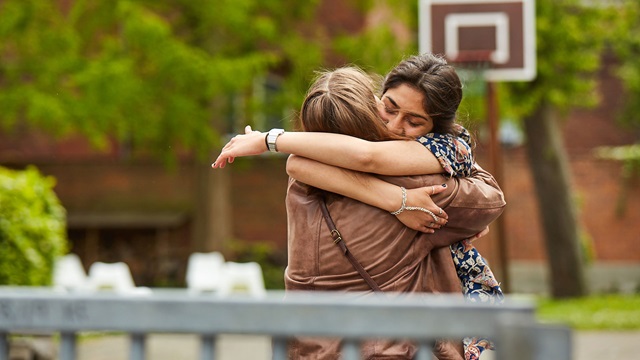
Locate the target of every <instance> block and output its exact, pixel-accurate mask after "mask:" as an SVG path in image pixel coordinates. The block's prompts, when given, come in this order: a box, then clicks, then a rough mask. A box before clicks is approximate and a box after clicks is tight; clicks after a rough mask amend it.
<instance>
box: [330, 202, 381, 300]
mask: <svg viewBox="0 0 640 360" xmlns="http://www.w3.org/2000/svg"><path fill="white" fill-rule="evenodd" d="M320 209H321V210H322V215H323V216H324V219H325V221H326V222H327V226H328V227H329V230H330V231H331V237H332V238H333V243H334V244H336V245H338V247H339V248H340V250H342V253H343V254H344V256H346V257H347V259H348V260H349V262H350V263H351V265H353V267H354V268H355V269H356V271H357V272H358V273H359V274H360V276H362V278H363V279H364V281H366V282H367V284H369V286H370V287H371V289H373V291H376V292H382V290H381V289H380V287H379V286H378V284H376V282H375V281H374V280H373V279H372V278H371V275H369V273H368V272H367V271H366V270H365V269H364V268H363V267H362V265H360V263H359V262H358V260H356V258H355V257H354V256H353V255H352V254H351V252H350V251H349V249H347V245H346V244H345V243H344V240H342V235H340V232H339V231H338V229H336V225H335V224H334V223H333V219H331V215H330V214H329V209H328V208H327V204H326V202H325V200H324V198H322V197H321V198H320Z"/></svg>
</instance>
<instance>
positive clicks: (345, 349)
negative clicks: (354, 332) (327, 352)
mask: <svg viewBox="0 0 640 360" xmlns="http://www.w3.org/2000/svg"><path fill="white" fill-rule="evenodd" d="M342 358H343V359H344V360H358V359H360V342H359V341H358V340H356V339H344V340H343V341H342Z"/></svg>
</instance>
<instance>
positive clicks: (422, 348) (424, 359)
mask: <svg viewBox="0 0 640 360" xmlns="http://www.w3.org/2000/svg"><path fill="white" fill-rule="evenodd" d="M432 349H433V344H432V343H430V342H420V343H418V344H416V350H417V352H416V356H415V359H416V360H431V351H432Z"/></svg>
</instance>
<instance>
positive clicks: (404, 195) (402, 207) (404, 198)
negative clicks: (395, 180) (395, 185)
mask: <svg viewBox="0 0 640 360" xmlns="http://www.w3.org/2000/svg"><path fill="white" fill-rule="evenodd" d="M400 190H401V191H402V203H401V204H400V206H399V207H398V208H397V210H395V211H391V212H390V213H391V215H400V213H402V212H403V211H404V210H405V208H406V206H407V189H405V188H404V187H402V186H401V187H400Z"/></svg>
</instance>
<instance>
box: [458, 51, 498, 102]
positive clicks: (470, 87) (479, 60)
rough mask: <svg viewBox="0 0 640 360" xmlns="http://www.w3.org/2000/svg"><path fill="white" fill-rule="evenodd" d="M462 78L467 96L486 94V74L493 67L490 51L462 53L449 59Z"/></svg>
mask: <svg viewBox="0 0 640 360" xmlns="http://www.w3.org/2000/svg"><path fill="white" fill-rule="evenodd" d="M447 61H448V62H449V64H451V65H453V66H454V67H455V68H456V71H457V72H458V76H460V80H461V81H462V84H463V85H464V87H465V93H466V94H467V95H472V96H473V95H475V96H480V95H484V94H485V93H486V86H485V84H486V77H485V72H486V71H487V70H489V69H491V67H492V64H493V63H492V61H491V51H490V50H465V51H460V52H458V54H457V55H456V57H455V58H447Z"/></svg>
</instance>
